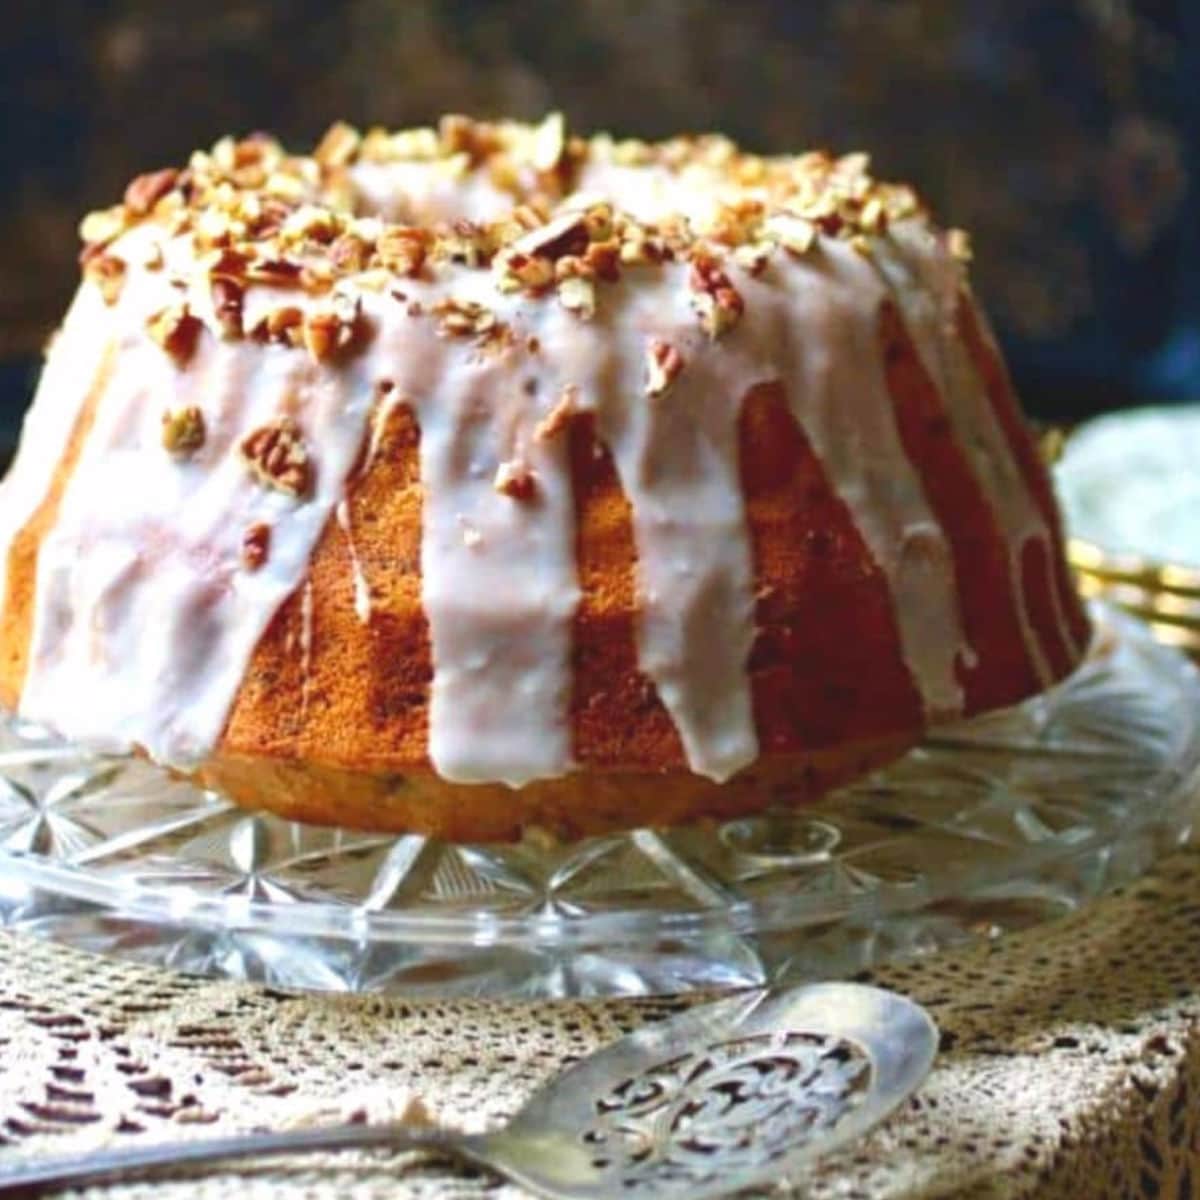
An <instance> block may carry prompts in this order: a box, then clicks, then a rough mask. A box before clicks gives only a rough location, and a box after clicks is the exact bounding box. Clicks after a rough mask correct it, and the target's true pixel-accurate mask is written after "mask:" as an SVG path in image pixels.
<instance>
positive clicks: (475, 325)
mask: <svg viewBox="0 0 1200 1200" xmlns="http://www.w3.org/2000/svg"><path fill="white" fill-rule="evenodd" d="M433 315H434V316H435V317H437V319H438V323H437V331H438V334H439V335H440V336H441V337H470V336H471V335H472V334H486V333H490V332H491V331H492V330H493V329H495V328H496V314H495V313H494V312H492V310H491V309H490V308H484V306H483V305H482V304H479V303H477V302H476V301H474V300H454V299H445V300H439V301H438V302H437V303H436V304H435V305H434V306H433Z"/></svg>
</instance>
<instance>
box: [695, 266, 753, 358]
mask: <svg viewBox="0 0 1200 1200" xmlns="http://www.w3.org/2000/svg"><path fill="white" fill-rule="evenodd" d="M688 285H689V286H690V288H691V302H692V308H694V309H695V310H696V314H697V315H698V316H699V318H700V325H701V328H703V330H704V332H705V333H707V334H708V336H709V337H710V338H718V337H720V336H721V334H723V333H726V332H728V331H729V330H730V329H732V328H733V327H734V326H735V325H736V324H737V323H738V321H740V320H741V319H742V313H743V311H744V309H745V304H744V303H743V301H742V296H741V293H740V292H739V291H738V290H737V289H736V288H735V287H734V286H733V284H732V283H730V282H729V276H728V275H726V274H725V272H724V271H723V270H722V269H721V266H720V264H719V263H718V262H717V260H716V259H715V258H713V257H711V256H710V255H707V254H697V255H696V256H695V257H694V258H693V259H692V270H691V273H690V275H689V277H688Z"/></svg>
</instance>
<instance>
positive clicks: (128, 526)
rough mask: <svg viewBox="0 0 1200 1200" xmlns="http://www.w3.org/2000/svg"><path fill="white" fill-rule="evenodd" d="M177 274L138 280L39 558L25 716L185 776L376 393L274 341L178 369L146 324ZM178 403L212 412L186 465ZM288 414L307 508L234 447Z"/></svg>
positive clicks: (202, 353) (234, 346)
mask: <svg viewBox="0 0 1200 1200" xmlns="http://www.w3.org/2000/svg"><path fill="white" fill-rule="evenodd" d="M148 232H149V231H148V229H147V228H146V227H142V228H138V229H134V230H133V231H131V232H130V233H128V234H126V235H125V236H124V237H123V238H122V239H121V240H120V241H119V242H118V243H117V245H116V246H115V247H114V252H116V253H122V254H123V255H125V256H127V257H128V260H129V261H130V263H131V264H132V263H137V262H140V261H141V255H140V254H139V253H138V250H139V248H140V242H141V241H142V240H143V239H144V238H145V236H147V234H148ZM168 251H169V261H168V267H170V266H171V265H172V264H171V261H170V260H171V258H175V259H176V260H177V261H176V263H175V265H177V266H178V267H179V268H180V269H181V271H183V273H189V272H187V270H186V268H187V267H188V266H189V265H190V248H188V247H186V246H184V245H183V244H180V243H175V244H172V245H171V246H169V247H168ZM171 274H172V272H171V271H170V270H164V271H158V272H153V273H151V272H146V271H140V270H136V269H134V268H133V267H132V266H131V268H130V272H129V276H128V279H127V282H126V285H125V288H126V293H127V294H126V295H124V296H123V297H122V301H121V306H120V310H119V317H118V323H119V333H120V337H121V339H122V341H121V346H122V348H121V369H120V371H119V372H117V373H116V375H115V376H114V379H113V381H112V383H111V385H110V386H109V388H108V389H107V391H106V393H105V395H104V397H103V400H102V402H101V404H100V405H99V408H98V411H97V414H96V420H95V423H94V426H93V428H92V431H91V434H90V436H89V437H88V439H87V443H86V445H85V447H84V450H83V453H82V455H81V456H80V460H79V462H78V464H77V466H76V469H75V471H74V472H73V474H72V476H71V479H70V481H69V482H68V484H67V487H66V488H65V490H64V494H63V499H62V504H61V507H60V510H59V514H58V521H57V523H56V525H55V527H54V529H53V530H52V531H51V532H50V533H49V534H48V535H47V537H46V538H45V540H44V542H43V544H42V546H41V550H40V554H39V559H38V572H37V585H36V586H37V601H36V606H35V614H34V628H33V635H32V639H31V645H30V662H29V672H28V676H27V678H26V681H25V687H24V691H23V695H22V697H21V711H22V713H23V714H24V715H26V716H28V717H30V718H32V719H34V720H39V721H42V722H44V723H46V724H49V725H52V726H53V727H54V728H56V729H57V730H59V731H60V732H61V733H63V734H64V735H65V736H67V737H70V738H73V739H76V740H78V741H81V742H85V743H87V744H90V745H93V746H99V747H101V748H104V749H108V750H114V751H127V750H129V749H131V748H133V747H135V746H140V747H142V748H144V749H145V750H146V751H147V752H148V753H149V754H150V755H151V756H152V757H153V758H155V759H157V760H158V761H160V762H164V763H166V764H168V765H171V766H176V767H180V768H183V769H187V768H189V767H192V766H194V765H195V764H196V763H197V762H199V761H201V760H202V759H203V758H204V757H205V756H206V755H207V754H208V753H209V751H210V750H211V748H212V747H213V746H214V745H215V743H216V741H217V738H218V737H219V736H220V733H221V730H222V728H223V726H224V723H225V720H226V717H227V714H228V711H229V707H230V705H231V704H232V701H233V697H234V695H235V694H236V692H237V688H238V686H239V685H240V683H241V681H242V678H243V676H244V674H245V670H246V665H247V663H248V662H249V659H250V655H251V654H252V652H253V650H254V647H255V645H256V644H257V642H258V640H259V637H260V636H261V634H262V632H263V630H264V629H265V628H266V626H267V624H268V623H269V621H270V619H271V617H272V616H273V615H274V613H275V612H276V610H277V609H278V608H279V606H280V604H282V603H283V601H284V600H285V599H286V598H287V596H288V595H289V594H290V593H291V592H292V591H294V590H295V588H296V587H297V586H298V585H299V584H300V582H301V581H302V580H303V578H304V575H305V572H306V570H307V567H308V561H309V556H310V554H311V552H312V549H313V547H314V545H315V544H316V541H317V538H318V537H319V536H320V533H321V530H322V529H323V527H324V525H325V522H326V520H327V519H328V517H329V515H330V513H331V511H332V509H333V507H334V505H335V504H336V503H337V501H338V500H339V499H340V498H341V496H342V494H343V485H344V480H345V477H346V474H347V472H348V471H349V469H350V467H351V466H352V465H353V463H354V461H355V457H356V455H357V453H358V451H359V449H360V446H361V441H362V434H363V430H364V427H365V423H366V418H367V414H368V411H369V407H370V401H371V395H372V392H371V388H370V385H369V383H368V382H367V380H366V379H365V378H363V377H362V376H361V372H362V370H363V369H364V364H361V363H350V364H348V365H347V366H345V367H338V368H336V369H335V368H332V367H318V366H315V365H314V364H313V363H311V361H310V360H309V359H308V358H307V356H305V355H303V354H300V353H297V352H295V351H291V350H288V349H285V348H283V347H277V346H259V345H256V344H252V343H246V342H222V341H218V340H216V339H215V338H213V337H212V336H210V335H205V336H203V337H202V338H201V340H200V344H199V346H198V349H197V353H196V356H195V358H194V359H193V361H192V362H191V363H190V364H189V366H188V367H187V369H186V370H183V371H180V370H179V369H178V368H176V367H175V366H174V364H173V363H172V362H171V360H170V359H169V357H168V356H167V355H165V354H164V353H163V352H162V351H161V350H160V349H159V348H158V347H157V346H156V345H154V344H153V342H151V340H150V339H149V338H148V337H147V336H146V333H145V321H146V319H147V318H148V317H149V316H150V315H151V314H152V313H154V312H156V311H158V309H160V308H161V307H163V306H164V305H165V304H167V303H170V302H173V301H175V300H177V299H178V297H179V293H178V292H177V291H176V290H175V289H173V288H172V287H171V285H170V276H171ZM190 274H195V272H194V269H193V270H192V271H191V272H190ZM258 290H259V291H263V292H265V291H266V290H267V289H258ZM291 299H292V297H291V295H290V294H289V295H288V300H289V302H290V301H291ZM263 300H264V303H265V302H267V301H269V300H270V297H269V296H266V297H264V298H263ZM190 301H191V303H192V305H193V309H194V311H196V312H204V311H205V307H206V305H207V303H208V300H207V288H206V287H201V286H199V285H197V287H196V288H195V290H194V291H193V293H192V295H191V296H190ZM274 302H275V303H279V302H280V301H279V300H278V299H276V300H275V301H274ZM53 353H54V354H55V355H57V354H58V353H59V350H58V348H57V347H56V348H55V351H54V352H53ZM188 403H195V404H197V405H198V406H199V407H200V408H201V409H202V411H203V412H204V415H205V419H206V425H207V437H206V441H205V444H204V446H203V447H202V448H201V450H200V451H199V452H197V453H196V454H195V455H194V456H193V457H192V458H191V459H189V460H186V461H182V462H180V461H177V460H175V459H173V458H172V457H171V456H170V455H169V454H167V453H166V451H165V450H164V449H163V447H162V445H161V424H160V418H161V413H162V411H163V409H164V408H165V407H168V406H173V405H181V404H188ZM287 410H294V411H295V413H296V416H297V419H298V420H299V422H300V425H301V427H302V429H303V431H304V433H305V436H306V437H307V438H308V440H309V442H310V444H311V445H313V446H319V447H320V456H319V462H318V468H317V471H316V478H315V485H314V489H313V494H312V495H311V497H310V498H309V499H308V500H307V501H306V502H304V503H301V504H298V503H296V502H295V501H294V500H292V499H291V498H290V497H288V496H286V495H284V494H283V493H281V492H278V491H272V490H268V489H266V488H264V487H262V486H261V485H259V484H257V483H256V482H254V480H253V479H252V478H251V477H250V475H249V473H248V472H247V471H246V469H245V467H244V466H243V464H242V463H241V462H240V461H239V459H238V456H237V454H236V453H235V449H234V448H235V446H236V444H237V442H238V441H239V440H240V439H241V438H242V437H243V436H244V435H245V434H247V433H249V432H250V431H252V430H253V429H255V428H257V427H259V426H261V425H263V424H265V423H267V422H268V421H270V420H271V419H273V418H275V417H277V416H278V415H279V414H280V412H282V411H287ZM260 521H261V522H265V523H266V524H268V525H269V526H270V527H271V529H272V537H271V546H270V554H269V556H268V558H267V561H266V562H265V563H264V564H263V565H262V566H261V567H260V568H259V569H258V570H256V571H246V570H244V569H242V567H241V562H240V554H241V540H242V536H243V533H244V531H245V529H246V528H247V527H248V526H250V525H251V524H254V523H257V522H260ZM98 697H103V703H99V702H98V701H97V698H98Z"/></svg>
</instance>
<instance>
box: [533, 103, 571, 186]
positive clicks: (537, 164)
mask: <svg viewBox="0 0 1200 1200" xmlns="http://www.w3.org/2000/svg"><path fill="white" fill-rule="evenodd" d="M566 151H567V122H566V119H565V118H564V117H563V115H562V113H560V112H554V113H550V114H549V116H547V117H546V119H545V120H544V121H543V122H542V123H541V124H540V125H539V126H538V127H537V129H536V130H534V134H533V152H532V154H531V155H530V161H531V162H532V164H533V168H534V170H536V171H547V172H548V171H553V170H555V169H556V168H557V167H558V165H559V163H561V162H562V160H563V155H564V154H566Z"/></svg>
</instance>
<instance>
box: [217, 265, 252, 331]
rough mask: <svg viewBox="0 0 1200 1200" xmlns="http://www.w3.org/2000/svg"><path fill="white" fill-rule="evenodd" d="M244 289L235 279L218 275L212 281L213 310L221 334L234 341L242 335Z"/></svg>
mask: <svg viewBox="0 0 1200 1200" xmlns="http://www.w3.org/2000/svg"><path fill="white" fill-rule="evenodd" d="M245 298H246V289H245V288H244V287H242V285H241V284H240V283H238V282H236V280H233V279H227V278H225V277H224V276H218V277H217V278H216V279H214V280H213V281H212V302H213V312H214V314H215V315H216V318H217V323H218V324H219V325H220V326H221V336H222V337H223V338H225V339H226V340H227V341H236V340H237V339H238V338H240V337H241V336H242V333H243V329H242V303H243V301H244V300H245Z"/></svg>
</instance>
